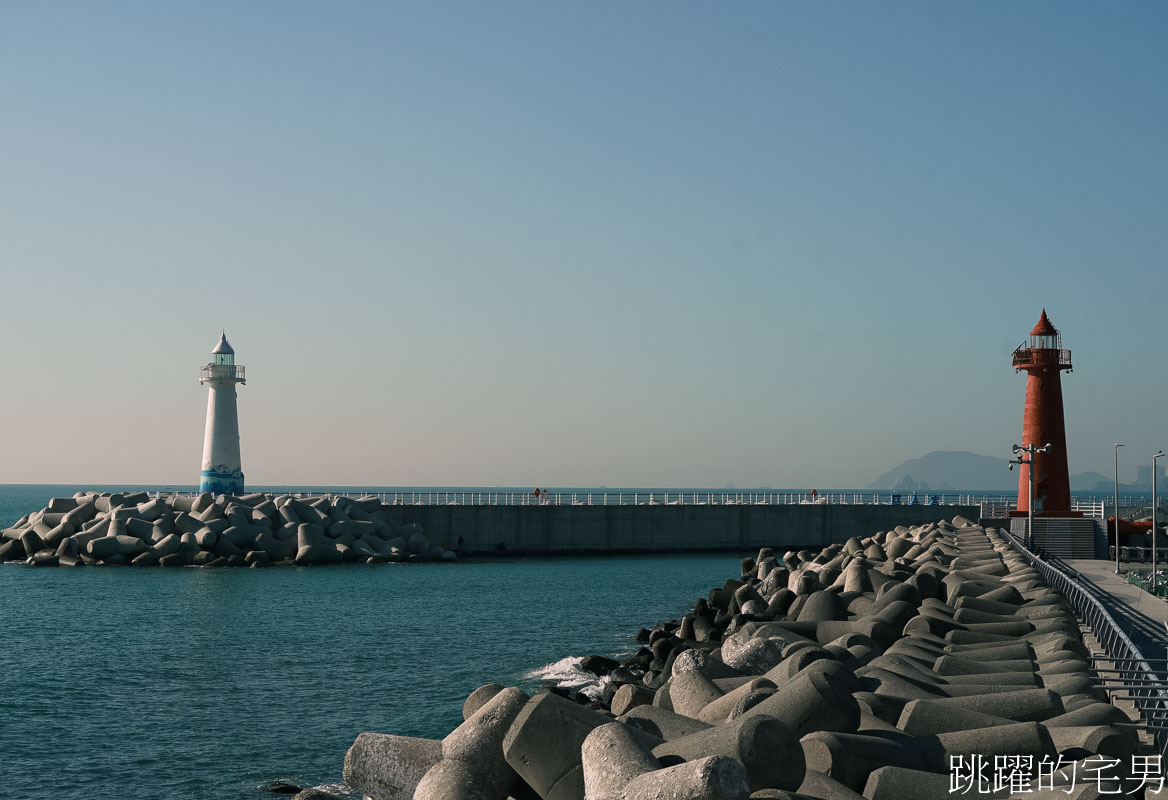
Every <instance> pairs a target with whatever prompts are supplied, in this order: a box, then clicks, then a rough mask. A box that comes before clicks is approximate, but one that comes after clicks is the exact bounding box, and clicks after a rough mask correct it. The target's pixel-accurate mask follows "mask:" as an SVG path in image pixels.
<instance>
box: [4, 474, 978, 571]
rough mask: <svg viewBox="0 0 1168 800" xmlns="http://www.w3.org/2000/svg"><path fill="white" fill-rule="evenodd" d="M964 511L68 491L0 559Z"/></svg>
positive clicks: (817, 526)
mask: <svg viewBox="0 0 1168 800" xmlns="http://www.w3.org/2000/svg"><path fill="white" fill-rule="evenodd" d="M977 513H978V507H977V506H886V505H843V504H827V503H822V504H818V503H817V504H810V503H809V504H799V505H784V504H769V503H740V504H713V505H703V504H677V505H648V504H644V505H554V504H552V505H406V504H386V503H384V502H383V501H382V499H381V498H378V497H376V496H365V497H360V498H349V497H344V496H337V495H322V496H318V497H313V498H297V497H293V496H291V495H286V494H281V495H275V494H269V493H263V492H258V493H255V494H250V495H246V496H244V497H233V496H230V495H218V496H212V495H210V494H202V495H193V496H192V495H182V494H155V495H149V494H147V493H145V492H126V493H118V492H102V493H96V492H77V493H75V494H74V495H73V496H72V497H57V498H53V499H52V500H51V501H50V502H49V504H48V506H47V507H46V508H44V509H41V510H39V511H36V512H33V513H31V514H26V515H24V516H23V517H21V518H20V519H19V520H18V521H17V522H16V523H15V524H14V525H13V526H12V527H10V528H7V529H5V530H3V531H0V561H17V560H19V561H25V562H27V563H30V564H32V565H36V566H57V565H63V566H74V565H78V564H98V563H101V564H106V565H117V564H135V565H138V566H157V565H161V566H213V567H218V566H252V565H255V566H267V565H270V564H277V565H291V564H295V565H309V564H330V563H342V562H344V563H347V562H352V561H371V562H378V561H418V560H427V559H429V560H443V559H444V560H456V559H457V558H458V557H459V556H462V555H500V554H503V555H558V554H569V553H674V552H702V551H709V552H715V551H744V550H745V551H750V550H756V549H758V548H759V547H763V546H773V547H780V548H782V547H825V546H827V545H830V544H832V543H841V542H844V541H847V540H848V539H850V538H853V537H857V536H864V535H867V534H868V533H870V532H871V531H873V530H884V529H888V528H892V527H895V526H896V525H898V524H902V523H905V524H910V525H916V524H924V523H929V522H936V521H939V520H942V519H944V518H945V517H946V516H952V515H953V514H969V515H974V516H975V515H976V514H977Z"/></svg>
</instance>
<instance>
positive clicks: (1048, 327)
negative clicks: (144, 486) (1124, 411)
mask: <svg viewBox="0 0 1168 800" xmlns="http://www.w3.org/2000/svg"><path fill="white" fill-rule="evenodd" d="M1030 335H1031V336H1058V335H1059V332H1058V328H1056V327H1055V326H1054V325H1052V324H1051V323H1050V318H1049V317H1048V316H1046V309H1045V308H1044V309H1042V316H1041V317H1039V318H1038V324H1037V325H1035V326H1034V330H1032V331H1030ZM225 341H226V340H225ZM230 346H231V345H228V347H230Z"/></svg>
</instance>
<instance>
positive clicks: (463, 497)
mask: <svg viewBox="0 0 1168 800" xmlns="http://www.w3.org/2000/svg"><path fill="white" fill-rule="evenodd" d="M277 493H278V494H287V495H289V496H292V497H298V498H315V497H349V498H358V497H376V498H377V499H379V500H380V501H381V502H382V503H384V504H385V505H407V506H410V505H423V506H433V505H457V506H569V505H576V506H614V505H616V506H630V505H654V506H659V505H670V506H674V505H684V506H693V505H698V506H706V505H712V506H730V505H774V506H783V505H897V506H907V505H910V502H909V500H910V499H911V498H909V497H905V496H904V495H903V494H900V493H897V492H893V493H891V494H890V493H889V492H831V493H827V492H824V493H817V494H816V496H815V497H814V498H812V496H811V494H810V493H808V492H726V491H723V492H715V491H681V492H674V491H649V492H642V491H634V492H626V491H600V492H548V493H547V494H546V495H542V494H541V495H540V496H539V497H536V496H535V494H534V493H532V492H525V491H470V490H467V491H462V490H458V489H449V490H446V489H439V490H422V489H418V490H412V491H410V490H400V491H370V492H351V491H349V492H314V491H303V492H298V491H285V492H277ZM157 494H178V495H186V496H195V495H198V494H199V493H198V492H196V491H189V490H167V491H165V492H159V493H157ZM983 498H984V496H983V495H972V494H956V495H955V494H948V495H940V494H934V495H922V496H919V497H918V498H917V502H916V503H915V505H922V506H966V507H968V506H977V505H978V504H979V503H981V502H983Z"/></svg>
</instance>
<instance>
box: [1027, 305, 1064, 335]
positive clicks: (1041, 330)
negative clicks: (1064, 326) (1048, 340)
mask: <svg viewBox="0 0 1168 800" xmlns="http://www.w3.org/2000/svg"><path fill="white" fill-rule="evenodd" d="M1030 335H1031V336H1058V328H1056V327H1055V326H1053V325H1051V324H1050V320H1049V319H1047V317H1046V309H1045V308H1044V309H1042V316H1041V317H1039V318H1038V324H1037V325H1035V326H1034V330H1032V331H1030Z"/></svg>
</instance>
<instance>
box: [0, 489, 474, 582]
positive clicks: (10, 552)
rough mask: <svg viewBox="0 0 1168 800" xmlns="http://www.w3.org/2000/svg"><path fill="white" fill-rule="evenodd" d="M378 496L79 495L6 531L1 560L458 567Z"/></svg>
mask: <svg viewBox="0 0 1168 800" xmlns="http://www.w3.org/2000/svg"><path fill="white" fill-rule="evenodd" d="M457 560H458V555H457V554H455V553H454V552H452V551H449V550H446V549H445V548H443V547H442V546H440V545H437V544H433V543H432V542H431V541H430V539H429V538H428V537H427V536H426V534H425V533H424V532H423V531H422V528H421V526H419V525H417V524H409V525H398V524H397V523H395V522H394V521H393V520H392V518H391V517H390V516H389V515H388V514H387V513H386V507H385V506H383V504H382V503H381V501H380V499H378V498H377V497H371V496H370V497H362V498H359V499H355V500H354V499H352V498H349V497H340V496H334V495H325V496H322V497H316V498H311V499H308V498H304V499H301V498H296V497H292V496H290V495H271V494H266V493H262V492H259V493H255V494H249V495H244V496H242V497H233V496H231V495H217V496H213V495H211V494H209V493H204V494H200V495H193V496H191V495H177V494H169V495H157V496H154V497H151V496H150V495H148V494H146V493H145V492H128V493H125V494H118V493H113V494H111V493H109V492H104V493H101V494H98V493H96V492H78V493H77V494H75V495H73V496H72V497H55V498H53V499H52V500H51V501H50V502H49V505H48V507H46V508H44V509H42V510H41V511H37V512H35V513H33V514H28V515H25V516H24V517H21V519H20V520H18V521H17V523H16V524H15V525H13V526H12V527H11V528H7V529H5V530H3V531H0V561H21V562H24V563H25V564H27V565H29V566H36V567H56V566H62V567H70V566H81V565H88V566H117V565H126V564H132V565H134V566H164V567H172V566H173V567H177V566H199V567H267V566H307V565H313V564H341V563H351V562H357V561H361V562H366V563H370V564H373V563H387V562H401V561H405V562H416V561H457Z"/></svg>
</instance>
